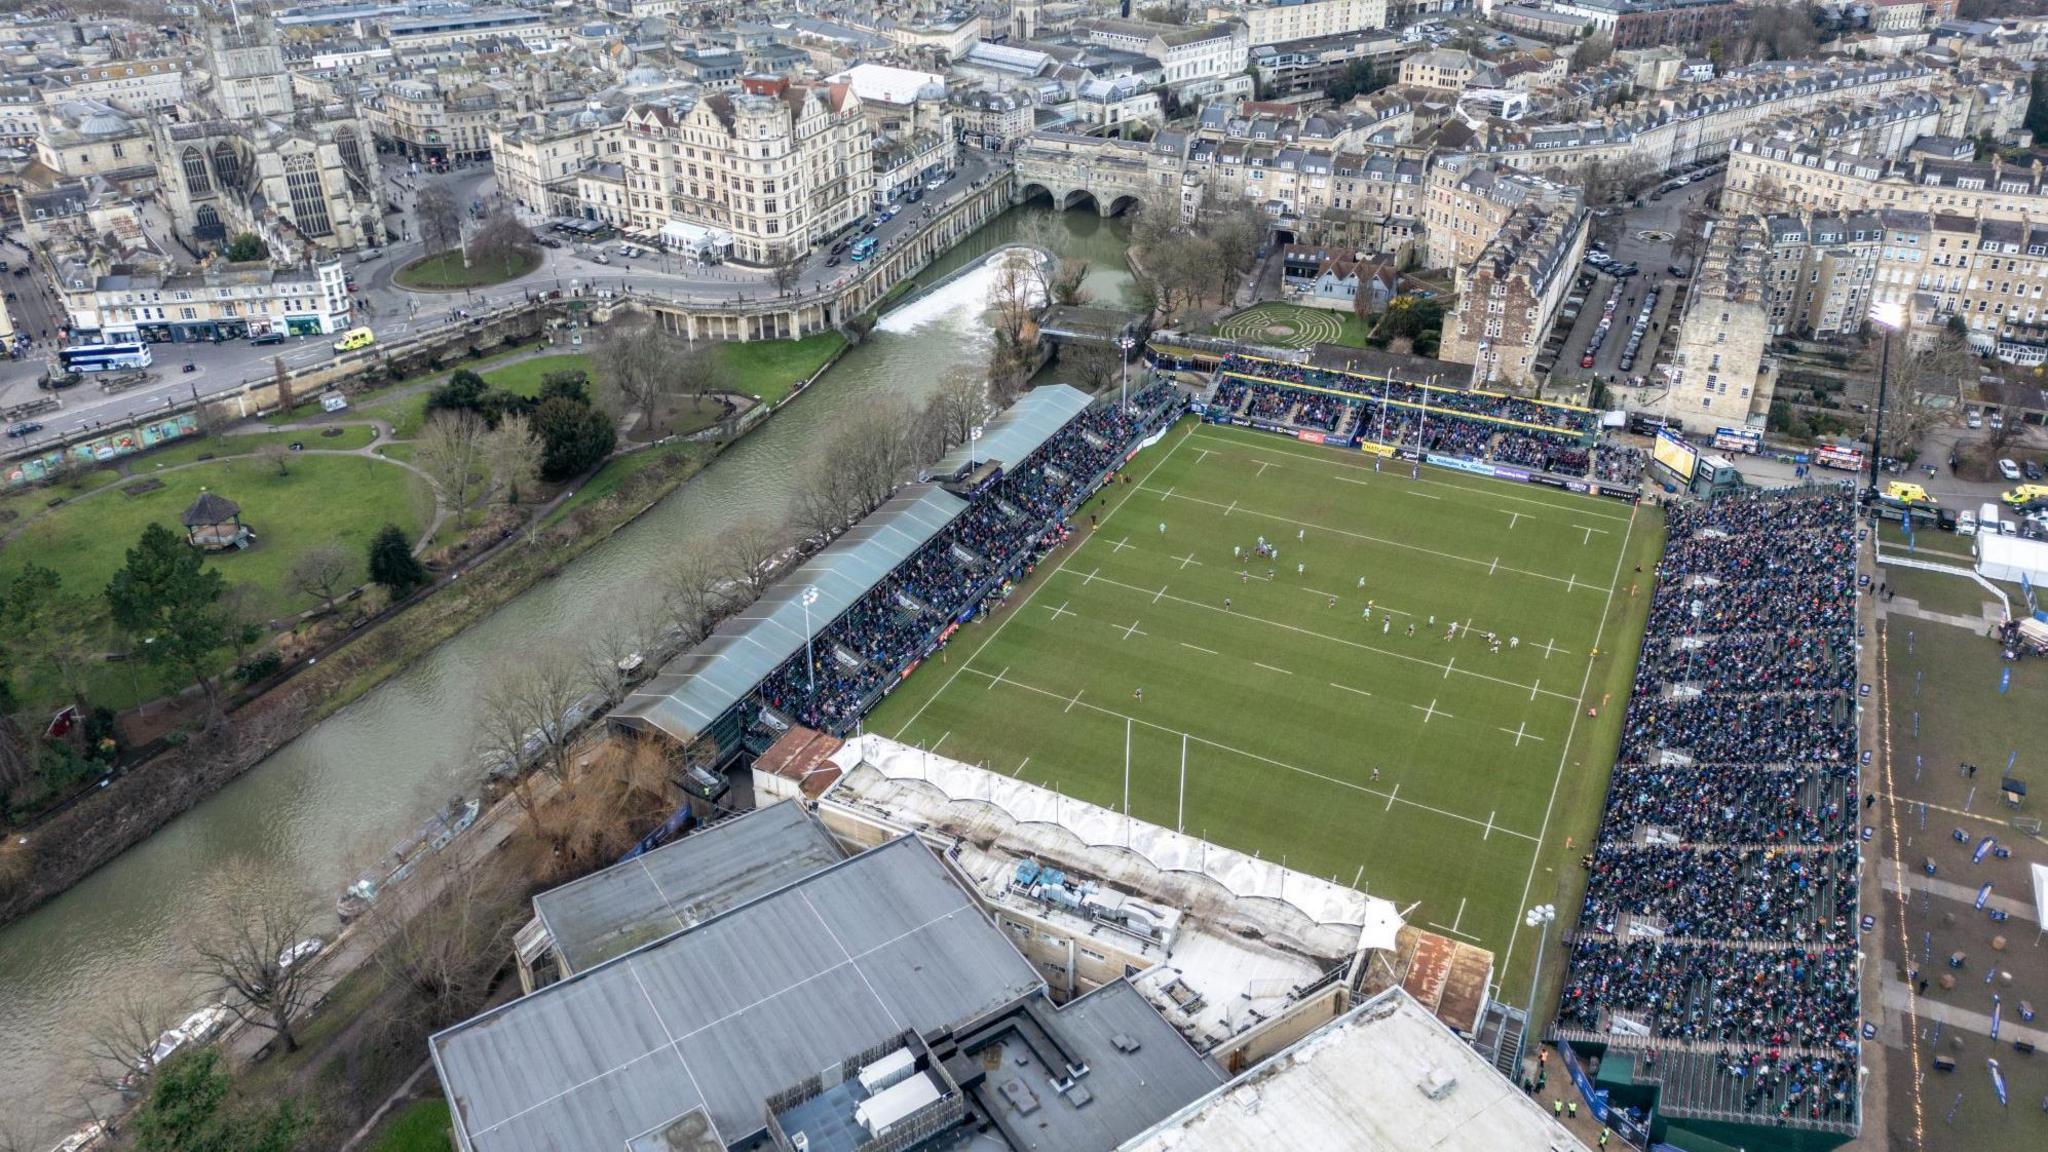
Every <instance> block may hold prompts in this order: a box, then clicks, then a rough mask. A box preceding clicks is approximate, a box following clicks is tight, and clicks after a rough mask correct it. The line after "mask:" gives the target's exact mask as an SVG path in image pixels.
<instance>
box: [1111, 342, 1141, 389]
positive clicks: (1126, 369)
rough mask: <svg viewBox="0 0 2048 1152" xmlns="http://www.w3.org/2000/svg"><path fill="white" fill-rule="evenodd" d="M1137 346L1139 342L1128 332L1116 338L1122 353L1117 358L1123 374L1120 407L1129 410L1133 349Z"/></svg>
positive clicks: (1120, 384)
mask: <svg viewBox="0 0 2048 1152" xmlns="http://www.w3.org/2000/svg"><path fill="white" fill-rule="evenodd" d="M1137 346H1138V341H1137V340H1136V339H1135V338H1133V337H1132V336H1131V334H1130V333H1128V332H1126V333H1124V334H1123V335H1121V336H1119V337H1117V338H1116V347H1117V351H1118V352H1120V353H1122V355H1120V356H1118V357H1117V367H1118V369H1119V370H1120V372H1121V374H1122V382H1121V383H1119V384H1118V385H1117V404H1118V406H1119V407H1126V408H1127V407H1129V406H1130V403H1131V349H1133V348H1136V347H1137Z"/></svg>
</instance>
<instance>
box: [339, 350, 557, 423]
mask: <svg viewBox="0 0 2048 1152" xmlns="http://www.w3.org/2000/svg"><path fill="white" fill-rule="evenodd" d="M459 371H462V368H456V369H454V370H453V371H451V372H449V373H448V375H449V376H452V375H454V374H455V372H459ZM470 371H473V372H476V371H477V369H475V368H471V369H470ZM589 371H590V357H589V356H588V355H586V354H584V353H581V352H564V353H557V354H553V355H548V356H535V357H532V358H531V359H527V360H519V361H515V362H513V363H511V364H506V365H503V366H501V367H497V368H490V369H485V370H483V371H481V372H478V375H481V376H482V377H483V378H484V381H485V382H486V383H488V384H489V385H490V386H491V387H493V388H502V389H504V390H505V391H507V392H515V393H517V394H519V395H521V396H533V395H536V394H538V393H539V392H540V385H541V380H542V379H543V378H544V377H546V376H547V375H548V373H550V372H585V373H587V372H589ZM447 378H448V377H447V376H440V377H436V378H435V379H434V380H433V381H432V383H431V385H429V386H426V387H422V388H421V390H420V391H418V392H415V393H413V394H412V395H409V396H391V397H389V398H388V399H385V400H381V401H377V400H369V401H368V402H364V403H360V404H358V406H357V408H356V412H357V413H358V415H359V416H360V417H361V418H363V419H372V420H382V421H384V422H385V423H387V424H389V425H391V435H392V436H393V437H394V438H396V439H399V440H411V439H413V438H414V437H416V436H418V435H419V434H420V429H422V428H425V427H426V425H427V393H428V392H429V391H432V389H433V388H434V387H438V386H440V385H441V384H442V383H444V382H446V380H447ZM415 386H416V387H417V386H418V385H415Z"/></svg>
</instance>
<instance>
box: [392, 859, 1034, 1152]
mask: <svg viewBox="0 0 2048 1152" xmlns="http://www.w3.org/2000/svg"><path fill="white" fill-rule="evenodd" d="M1043 987H1044V985H1043V983H1042V982H1041V981H1040V980H1039V978H1038V976H1037V974H1036V973H1035V972H1034V971H1033V969H1032V966H1031V964H1030V963H1029V962H1028V961H1026V960H1025V959H1024V957H1023V956H1021V955H1019V954H1018V952H1017V950H1016V949H1015V948H1013V947H1012V946H1011V945H1010V942H1009V940H1008V938H1007V937H1005V936H1004V935H1003V933H1002V932H1000V931H999V930H997V928H996V927H995V925H994V924H992V923H991V922H990V921H989V920H988V919H987V918H986V917H985V916H984V915H983V914H982V912H981V910H980V909H979V908H978V907H977V906H976V905H975V903H974V900H973V898H972V897H971V896H969V895H968V893H967V892H966V891H965V890H963V889H962V888H960V887H959V885H957V884H956V883H954V881H953V880H952V878H951V877H950V876H948V875H947V873H946V871H945V867H944V865H943V864H941V863H940V861H939V860H938V858H937V857H935V856H934V855H933V854H932V850H931V849H930V848H929V847H927V846H926V845H925V844H924V843H923V841H921V840H919V839H918V838H917V837H915V836H905V837H903V838H901V839H898V840H894V841H891V842H890V843H888V844H885V845H883V846H881V847H879V848H875V849H872V850H870V851H868V852H865V853H862V854H861V855H859V856H856V857H854V858H852V859H850V860H847V861H845V862H843V863H840V864H837V865H834V866H832V867H830V868H827V869H825V870H823V871H821V872H817V873H815V874H813V875H811V876H809V877H808V878H806V879H804V880H802V881H799V882H797V883H795V884H792V885H790V886H788V887H786V888H783V889H781V890H779V891H777V892H774V893H772V894H770V895H767V896H764V897H762V898H760V899H759V900H756V901H754V902H752V903H750V904H745V905H742V906H740V907H738V908H735V909H733V910H731V911H729V912H727V913H725V914H724V915H722V916H718V917H716V918H714V919H711V920H707V921H705V922H704V923H702V924H699V925H697V926H696V927H694V928H690V929H688V930H686V931H683V932H680V933H677V934H676V935H674V936H671V937H669V938H668V939H666V940H663V941H661V942H659V943H655V944H650V945H648V946H647V947H645V948H642V949H640V950H638V951H635V952H631V953H628V954H627V955H624V956H621V957H619V958H617V959H615V960H611V961H609V962H607V963H604V964H601V965H599V966H598V967H596V968H593V969H591V970H589V971H587V972H583V973H580V974H578V975H576V976H572V977H570V978H569V979H567V980H564V981H562V982H561V983H558V984H551V985H549V986H547V987H546V988H543V989H541V990H540V991H538V992H535V993H533V994H532V995H530V996H527V997H525V998H524V999H520V1000H515V1001H513V1002H511V1003H509V1004H506V1005H503V1006H501V1007H499V1008H496V1009H493V1010H492V1011H490V1012H486V1013H484V1014H483V1015H481V1016H478V1017H476V1018H474V1019H472V1020H469V1021H467V1022H465V1023H462V1024H458V1025H456V1026H455V1027H453V1028H450V1029H448V1030H446V1031H444V1032H441V1033H439V1034H437V1035H436V1036H435V1037H434V1038H433V1040H432V1043H431V1051H432V1055H433V1058H434V1064H435V1068H436V1070H437V1071H438V1072H439V1073H440V1076H441V1083H442V1086H443V1088H444V1089H445V1090H446V1092H447V1094H448V1101H449V1104H450V1106H451V1107H452V1109H453V1118H454V1127H455V1135H456V1143H457V1147H458V1148H460V1149H461V1150H462V1152H556V1150H559V1149H565V1148H591V1149H599V1148H605V1149H616V1148H623V1147H625V1146H626V1144H627V1142H628V1141H629V1140H632V1139H633V1138H634V1137H636V1136H639V1135H641V1134H642V1133H646V1132H648V1131H650V1130H652V1129H655V1128H657V1127H659V1126H662V1125H665V1124H668V1123H669V1122H671V1121H673V1120H676V1119H678V1118H680V1117H682V1116H683V1115H684V1114H685V1113H687V1112H689V1111H691V1110H692V1109H695V1108H699V1107H702V1108H703V1109H704V1110H705V1112H706V1114H707V1115H708V1116H709V1119H710V1121H711V1123H712V1125H713V1126H714V1127H715V1128H716V1130H717V1132H718V1134H719V1138H720V1141H721V1142H723V1143H726V1144H728V1145H729V1144H731V1143H732V1142H734V1141H737V1140H741V1139H743V1138H745V1137H747V1136H748V1135H750V1134H751V1133H754V1132H757V1131H759V1130H760V1129H761V1128H762V1127H763V1126H764V1124H765V1123H766V1121H765V1120H764V1118H763V1117H764V1112H763V1105H764V1102H765V1100H766V1099H767V1098H768V1097H769V1096H771V1095H773V1094H775V1093H777V1092H780V1091H781V1090H783V1089H785V1088H788V1087H790V1086H792V1085H795V1084H796V1083H797V1082H799V1081H801V1080H803V1079H804V1078H805V1077H807V1076H812V1075H815V1074H816V1073H817V1072H818V1070H819V1069H821V1068H825V1067H827V1066H829V1065H831V1064H832V1063H833V1062H834V1061H837V1060H842V1059H844V1058H846V1057H847V1056H849V1055H851V1054H853V1053H857V1052H860V1051H863V1050H864V1049H867V1048H870V1047H872V1046H874V1045H876V1044H878V1043H880V1042H882V1041H883V1040H886V1039H888V1038H889V1037H891V1036H895V1035H897V1034H899V1033H901V1032H903V1031H904V1030H905V1029H915V1030H917V1031H918V1032H919V1033H920V1034H926V1033H931V1032H934V1031H937V1030H939V1029H944V1028H959V1027H962V1026H967V1025H971V1024H973V1023H974V1022H977V1021H980V1020H982V1019H985V1018H988V1017H989V1016H991V1015H992V1014H994V1013H996V1012H998V1011H1000V1010H1002V1009H1005V1008H1008V1007H1010V1006H1011V1005H1013V1004H1016V1003H1017V1002H1019V1001H1020V1000H1022V999H1023V998H1025V997H1026V996H1029V995H1031V994H1033V993H1036V992H1039V991H1041V990H1042V989H1043Z"/></svg>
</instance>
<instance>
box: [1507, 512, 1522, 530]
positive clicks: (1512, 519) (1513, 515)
mask: <svg viewBox="0 0 2048 1152" xmlns="http://www.w3.org/2000/svg"><path fill="white" fill-rule="evenodd" d="M1521 520H1522V514H1521V513H1520V512H1510V513H1508V531H1510V532H1512V531H1514V530H1515V525H1516V524H1519V523H1521Z"/></svg>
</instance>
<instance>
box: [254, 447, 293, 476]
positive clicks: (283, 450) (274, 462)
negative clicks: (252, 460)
mask: <svg viewBox="0 0 2048 1152" xmlns="http://www.w3.org/2000/svg"><path fill="white" fill-rule="evenodd" d="M256 458H257V459H258V460H261V461H263V462H264V463H266V464H269V465H271V466H273V467H275V468H276V469H277V474H278V475H279V476H283V475H286V474H288V473H289V472H290V471H291V462H292V451H291V449H290V448H287V447H285V446H284V445H283V444H281V443H278V442H277V441H275V440H273V441H271V442H270V443H268V444H265V445H263V446H262V447H260V448H258V449H256Z"/></svg>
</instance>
